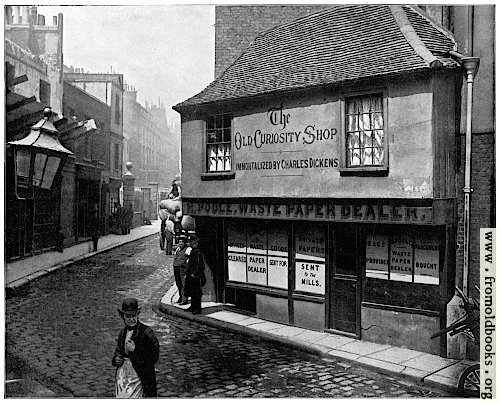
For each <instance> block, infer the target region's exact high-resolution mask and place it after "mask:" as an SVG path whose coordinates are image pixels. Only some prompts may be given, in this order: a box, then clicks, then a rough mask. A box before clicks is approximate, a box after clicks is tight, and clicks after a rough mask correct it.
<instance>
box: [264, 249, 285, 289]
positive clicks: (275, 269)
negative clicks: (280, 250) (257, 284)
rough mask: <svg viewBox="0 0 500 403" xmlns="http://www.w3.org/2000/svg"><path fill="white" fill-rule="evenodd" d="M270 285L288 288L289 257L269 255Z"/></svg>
mask: <svg viewBox="0 0 500 403" xmlns="http://www.w3.org/2000/svg"><path fill="white" fill-rule="evenodd" d="M267 262H268V268H269V276H268V285H269V286H270V287H278V288H288V257H286V258H284V257H274V256H269V257H268V259H267Z"/></svg>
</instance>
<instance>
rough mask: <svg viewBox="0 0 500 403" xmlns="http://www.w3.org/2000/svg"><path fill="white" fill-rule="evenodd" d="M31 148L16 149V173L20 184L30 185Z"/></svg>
mask: <svg viewBox="0 0 500 403" xmlns="http://www.w3.org/2000/svg"><path fill="white" fill-rule="evenodd" d="M30 154H31V153H30V150H28V149H25V148H17V149H16V175H17V184H18V185H19V186H28V181H29V176H30V159H31V158H30Z"/></svg>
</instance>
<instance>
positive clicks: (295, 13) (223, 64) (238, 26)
mask: <svg viewBox="0 0 500 403" xmlns="http://www.w3.org/2000/svg"><path fill="white" fill-rule="evenodd" d="M328 7H331V6H329V5H325V4H324V5H309V6H306V5H302V6H281V5H280V6H278V5H273V6H215V77H218V76H219V75H220V74H222V73H223V72H224V70H225V69H227V68H228V67H229V65H231V63H233V62H234V61H235V60H236V59H237V57H238V56H239V55H240V54H241V53H242V52H243V51H244V50H245V49H246V48H247V47H248V45H250V43H251V42H252V40H253V39H254V38H255V37H256V36H257V34H258V33H260V32H262V31H266V30H268V29H271V28H273V27H275V26H277V25H281V24H284V23H286V22H288V21H292V20H295V19H297V18H299V17H302V16H304V15H306V14H310V13H313V12H317V11H319V10H323V9H325V8H328Z"/></svg>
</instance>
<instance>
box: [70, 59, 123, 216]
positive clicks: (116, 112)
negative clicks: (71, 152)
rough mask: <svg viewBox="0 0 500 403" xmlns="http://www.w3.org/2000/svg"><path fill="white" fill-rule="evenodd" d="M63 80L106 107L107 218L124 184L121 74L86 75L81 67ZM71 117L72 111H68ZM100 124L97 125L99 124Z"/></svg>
mask: <svg viewBox="0 0 500 403" xmlns="http://www.w3.org/2000/svg"><path fill="white" fill-rule="evenodd" d="M64 81H65V82H66V83H68V84H70V85H72V86H74V87H77V88H79V89H80V90H81V91H83V92H85V93H87V94H89V95H91V96H92V97H94V98H96V99H97V100H99V101H101V102H102V103H103V104H104V105H106V106H107V108H105V110H108V109H109V111H110V119H109V121H107V122H106V123H104V122H101V123H104V128H105V130H107V129H108V126H107V125H108V124H109V132H108V133H109V135H108V133H106V132H103V133H102V134H103V136H104V141H105V142H107V144H106V145H105V148H104V149H103V150H101V152H102V154H103V157H104V161H103V162H104V168H105V169H104V170H103V175H104V176H103V177H102V181H103V183H104V184H105V190H106V194H107V196H106V201H105V204H106V206H107V207H106V215H107V216H108V217H109V215H110V214H114V213H115V206H117V205H118V204H121V199H120V189H121V187H122V184H123V180H122V174H123V157H122V153H123V92H124V81H123V75H122V74H117V73H88V72H84V70H83V69H82V68H73V67H69V68H67V67H65V72H64ZM69 113H70V114H71V111H69ZM98 125H99V123H98Z"/></svg>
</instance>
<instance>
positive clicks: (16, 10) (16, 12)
mask: <svg viewBox="0 0 500 403" xmlns="http://www.w3.org/2000/svg"><path fill="white" fill-rule="evenodd" d="M20 10H21V7H19V6H13V7H12V14H13V20H12V23H13V24H20V23H21V13H20Z"/></svg>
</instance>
